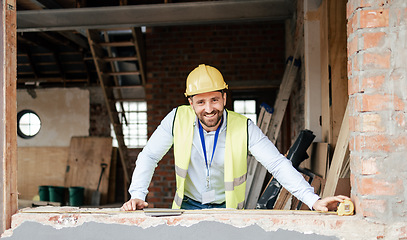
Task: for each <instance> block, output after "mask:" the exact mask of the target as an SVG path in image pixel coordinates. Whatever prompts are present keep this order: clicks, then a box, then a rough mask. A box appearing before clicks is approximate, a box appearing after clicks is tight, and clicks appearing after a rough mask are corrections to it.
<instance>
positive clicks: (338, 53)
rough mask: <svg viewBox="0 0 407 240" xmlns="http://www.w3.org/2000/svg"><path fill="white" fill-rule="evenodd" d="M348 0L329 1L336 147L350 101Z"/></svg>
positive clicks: (332, 119)
mask: <svg viewBox="0 0 407 240" xmlns="http://www.w3.org/2000/svg"><path fill="white" fill-rule="evenodd" d="M346 3H347V0H336V1H328V7H327V11H328V13H327V14H328V23H329V24H328V40H329V42H328V44H329V49H328V52H329V66H330V76H331V84H330V88H331V91H330V92H331V106H330V126H331V128H330V131H331V134H330V137H331V139H330V141H329V143H330V144H331V146H332V147H333V148H335V145H336V142H337V140H338V136H339V131H340V127H341V121H342V117H343V114H344V112H345V109H346V104H347V102H348V71H347V50H346V48H347V39H348V37H347V35H346V23H347V20H346Z"/></svg>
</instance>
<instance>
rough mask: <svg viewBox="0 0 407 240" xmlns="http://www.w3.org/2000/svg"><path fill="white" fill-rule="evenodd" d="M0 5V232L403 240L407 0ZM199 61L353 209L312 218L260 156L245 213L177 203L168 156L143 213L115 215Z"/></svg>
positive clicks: (318, 186) (72, 0) (319, 189)
mask: <svg viewBox="0 0 407 240" xmlns="http://www.w3.org/2000/svg"><path fill="white" fill-rule="evenodd" d="M0 2H1V5H0V17H1V21H0V22H1V25H0V29H1V31H0V42H1V44H0V48H1V51H0V52H1V53H2V55H1V58H0V63H1V66H2V68H1V70H0V73H1V74H0V78H1V81H0V83H1V89H2V91H1V92H0V97H1V98H0V103H1V105H0V119H1V120H0V121H1V122H2V124H1V126H2V130H1V131H0V137H1V138H0V139H1V140H0V143H1V147H0V152H1V153H2V157H1V161H2V164H1V165H0V176H1V178H0V179H1V180H0V188H1V193H2V194H1V196H0V209H1V214H0V220H1V222H0V227H1V229H0V235H1V238H4V239H44V238H46V239H51V238H58V239H72V238H74V239H130V238H131V239H139V238H145V239H161V238H162V236H163V235H165V236H167V237H166V238H167V239H184V238H185V237H187V236H193V237H194V239H208V238H212V239H246V238H257V239H407V202H406V201H407V157H406V156H407V124H406V121H407V64H406V61H407V1H405V0H391V1H386V0H337V1H334V0H248V1H240V0H218V1H211V0H208V1H205V0H200V1H195V0H55V1H49V0H1V1H0ZM199 64H207V65H210V66H214V67H216V68H217V69H219V70H220V71H221V73H222V75H223V77H224V79H225V81H226V83H227V84H228V85H229V87H228V89H227V90H226V93H227V101H226V108H227V109H229V110H233V111H235V112H238V113H240V114H243V115H245V116H247V117H249V118H250V119H251V120H252V121H254V123H255V124H257V126H259V127H260V129H261V130H262V131H263V133H264V134H265V135H266V136H267V137H268V138H269V139H270V140H271V141H272V142H273V143H274V144H275V145H276V147H277V148H278V150H279V151H280V152H281V153H282V154H286V156H287V158H288V159H289V160H291V161H292V163H293V166H294V167H295V168H296V169H297V170H298V171H299V172H300V173H301V174H302V175H303V176H304V178H305V179H306V180H307V181H308V182H309V183H310V184H311V186H312V187H314V191H315V193H317V194H318V195H320V196H321V197H327V196H334V195H339V194H341V195H345V196H349V197H350V198H351V199H352V203H353V204H352V209H351V210H353V209H354V212H353V213H354V214H352V215H350V216H341V215H342V214H339V210H338V212H317V211H311V210H310V209H309V208H308V207H307V206H306V205H305V204H302V203H301V202H300V201H299V200H297V199H296V198H295V197H293V196H292V195H291V193H289V192H288V191H287V190H286V189H284V187H282V186H281V185H280V184H279V183H278V181H276V179H274V178H273V176H272V175H271V174H270V173H268V172H267V170H266V169H265V168H264V167H263V166H262V165H261V164H260V163H259V162H257V161H256V160H255V159H254V157H253V156H251V155H250V154H249V156H248V171H247V180H246V181H247V184H246V198H245V206H244V210H232V209H222V210H219V209H218V210H214V209H212V210H195V211H174V210H170V208H171V205H172V202H173V199H174V194H175V190H176V182H175V179H176V177H175V170H174V153H173V151H172V149H170V151H168V153H167V154H166V155H165V156H164V157H163V158H162V160H161V161H160V163H159V164H158V167H157V168H156V170H155V173H154V175H153V178H152V181H151V184H150V187H149V193H148V195H147V199H146V201H147V202H148V203H149V207H148V209H146V211H142V210H139V211H134V212H124V211H120V207H121V206H122V204H123V203H124V202H126V201H127V200H128V199H129V198H130V195H129V193H128V187H129V184H130V182H131V177H132V172H133V169H134V168H135V165H136V160H137V156H138V154H139V153H140V152H141V151H142V149H143V147H144V146H145V144H146V142H147V140H148V139H149V137H150V136H151V134H152V133H153V132H154V130H155V129H156V128H157V126H158V125H159V124H160V122H161V120H162V119H163V118H164V117H165V116H166V115H167V114H168V113H169V112H170V111H171V110H172V109H173V108H175V107H177V106H180V105H185V104H189V103H188V100H187V98H185V96H184V92H185V86H186V85H185V81H186V78H187V76H188V74H189V73H190V72H191V71H192V70H193V69H194V68H195V67H197V66H198V65H199ZM347 210H349V208H348V209H345V211H347ZM207 229H211V231H207ZM212 230H213V231H212Z"/></svg>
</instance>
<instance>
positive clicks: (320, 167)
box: [300, 142, 329, 178]
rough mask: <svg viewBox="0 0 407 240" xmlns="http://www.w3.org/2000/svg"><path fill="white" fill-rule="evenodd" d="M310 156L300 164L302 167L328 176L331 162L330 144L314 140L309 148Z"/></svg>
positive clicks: (323, 176)
mask: <svg viewBox="0 0 407 240" xmlns="http://www.w3.org/2000/svg"><path fill="white" fill-rule="evenodd" d="M307 154H308V156H309V158H308V159H307V160H305V161H304V162H302V163H301V164H300V167H301V168H306V169H309V170H311V172H313V173H315V174H317V175H319V176H321V177H322V178H325V177H326V173H327V169H328V165H327V164H328V162H329V144H328V143H322V142H313V143H312V144H311V146H310V147H309V148H308V150H307Z"/></svg>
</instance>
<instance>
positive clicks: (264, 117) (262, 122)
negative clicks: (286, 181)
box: [245, 106, 272, 199]
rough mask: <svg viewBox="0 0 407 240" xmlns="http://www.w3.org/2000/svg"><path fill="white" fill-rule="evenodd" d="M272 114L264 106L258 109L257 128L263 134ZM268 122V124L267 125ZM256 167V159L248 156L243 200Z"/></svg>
mask: <svg viewBox="0 0 407 240" xmlns="http://www.w3.org/2000/svg"><path fill="white" fill-rule="evenodd" d="M271 115H272V113H270V112H268V111H266V109H265V107H264V106H261V108H260V113H259V116H258V118H257V126H258V127H259V128H260V129H261V130H262V131H263V132H264V131H266V130H267V128H268V124H269V123H270V119H271ZM267 122H268V123H267ZM257 166H258V162H257V161H256V159H255V158H254V157H253V156H252V155H249V156H248V158H247V179H246V197H245V199H248V196H249V194H250V189H251V187H252V183H253V179H254V178H255V176H257V175H256V169H257Z"/></svg>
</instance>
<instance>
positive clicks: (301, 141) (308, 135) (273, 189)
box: [256, 130, 315, 209]
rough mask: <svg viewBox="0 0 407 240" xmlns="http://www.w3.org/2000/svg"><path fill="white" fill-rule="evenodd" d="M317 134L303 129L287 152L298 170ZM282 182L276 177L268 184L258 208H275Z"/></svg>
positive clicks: (257, 205)
mask: <svg viewBox="0 0 407 240" xmlns="http://www.w3.org/2000/svg"><path fill="white" fill-rule="evenodd" d="M314 138H315V135H314V134H313V133H312V131H310V130H302V131H301V132H300V134H299V136H298V137H297V139H296V140H295V142H294V144H293V145H292V146H291V147H290V150H289V151H288V154H287V159H288V160H290V161H291V162H292V164H293V167H294V168H295V169H297V170H298V167H299V166H300V164H301V162H303V161H304V160H305V159H307V158H308V154H307V149H308V147H309V146H310V145H311V143H312V141H313V140H314ZM281 187H282V186H281V184H280V183H279V182H278V181H277V179H275V178H274V177H273V178H272V179H271V180H270V182H269V183H268V184H267V186H266V188H265V190H264V191H263V194H262V195H261V196H260V198H259V201H258V202H257V204H256V208H257V209H273V207H274V204H275V202H276V200H277V197H278V194H279V193H280V190H281Z"/></svg>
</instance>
